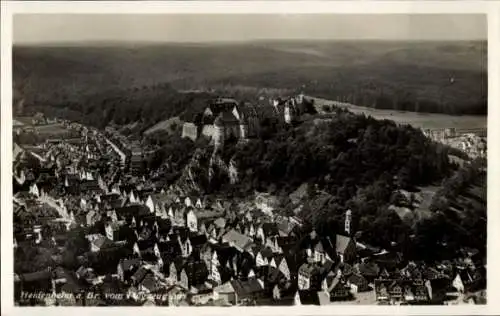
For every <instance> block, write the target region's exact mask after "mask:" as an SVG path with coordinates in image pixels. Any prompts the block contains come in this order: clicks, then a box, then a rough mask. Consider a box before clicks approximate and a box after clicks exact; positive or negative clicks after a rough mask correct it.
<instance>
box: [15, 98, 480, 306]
mask: <svg viewBox="0 0 500 316" xmlns="http://www.w3.org/2000/svg"><path fill="white" fill-rule="evenodd" d="M303 98H304V96H303V95H299V96H297V97H292V98H288V99H283V100H281V99H280V100H276V101H274V100H273V101H271V102H270V104H269V106H267V107H265V106H264V107H260V108H259V107H252V106H250V105H249V106H247V107H245V108H241V107H240V105H239V104H238V103H237V102H235V101H234V100H231V99H222V98H219V99H216V100H215V101H214V102H213V103H212V104H209V105H208V106H207V109H206V111H205V112H204V113H203V114H204V116H203V121H200V122H198V123H196V122H186V123H185V124H184V126H183V131H182V135H183V137H186V138H189V139H193V140H196V139H197V138H198V137H200V136H203V135H205V136H207V137H211V138H212V139H213V145H214V148H215V149H217V148H219V147H223V143H224V140H225V139H228V138H230V137H235V138H239V139H241V140H244V139H245V138H248V137H252V136H253V135H256V134H258V133H259V130H258V129H257V128H256V127H257V126H259V124H257V123H255V120H258V119H262V117H266V116H267V117H277V118H280V119H281V121H283V122H282V123H283V124H291V123H292V119H293V115H300V113H302V112H304V111H305V110H304V109H305V107H302V108H300V105H301V104H304V100H303ZM273 111H274V112H273ZM207 117H208V119H207ZM13 130H14V134H15V143H14V148H13V163H14V165H13V186H14V196H13V204H14V210H13V213H14V249H15V271H16V274H15V297H16V304H17V305H60V306H75V305H77V306H111V305H128V306H142V305H144V306H149V305H156V306H234V305H238V306H259V305H329V304H381V305H382V304H391V305H408V304H418V305H423V304H439V305H443V304H482V303H484V300H485V298H484V295H480V294H477V293H481V292H482V291H483V290H484V289H485V286H486V265H485V264H484V258H482V257H481V255H480V254H478V251H477V250H476V249H467V248H464V249H463V253H462V256H461V257H459V258H456V259H455V260H454V261H442V262H436V263H434V264H432V265H430V264H427V263H424V262H414V261H408V260H407V259H405V258H404V257H403V256H402V254H401V253H399V252H397V251H394V250H392V249H382V248H379V247H374V246H373V245H369V244H366V243H362V242H360V241H359V240H357V237H356V234H355V232H353V231H352V229H351V221H352V214H351V212H350V210H345V216H344V219H343V223H342V226H343V227H344V230H343V231H338V232H336V234H335V238H324V237H320V236H319V235H318V234H317V233H316V232H315V230H314V229H312V230H309V231H304V229H302V226H303V225H302V224H303V220H302V219H301V218H300V217H299V216H283V215H278V214H277V212H275V209H274V205H273V203H271V202H270V201H269V199H267V198H266V196H265V195H256V196H255V199H254V200H251V201H248V200H247V201H242V200H239V199H238V198H227V197H224V196H217V195H196V194H193V193H192V192H189V191H188V190H186V189H185V188H182V187H180V186H177V185H175V184H171V183H167V182H166V181H165V180H164V178H163V177H162V174H161V172H160V171H158V170H147V168H145V167H144V161H145V159H146V157H147V156H148V155H150V154H152V153H153V152H154V148H149V147H147V146H144V145H143V144H141V143H140V142H139V141H130V140H129V139H127V138H126V137H124V136H123V135H121V134H120V133H119V132H118V131H116V130H115V129H113V128H111V127H110V128H106V130H98V129H96V128H94V127H88V126H83V125H81V124H79V123H75V122H69V121H66V120H62V119H58V118H46V117H45V116H44V115H42V114H38V115H35V116H30V117H26V116H24V117H15V119H14V127H13ZM425 133H427V134H429V133H430V132H428V131H425ZM428 136H429V137H431V135H428ZM455 136H456V135H451V134H450V133H448V134H447V135H445V136H442V138H443V139H444V138H446V139H449V138H452V137H455ZM457 137H458V136H457ZM477 143H478V144H479V145H478V147H477V148H476V147H474V148H473V149H470V152H471V153H470V154H471V155H472V154H474V155H480V156H484V155H485V144H484V142H477ZM474 144H475V143H474ZM474 144H472V142H471V141H461V142H460V144H459V145H457V146H458V147H460V146H462V147H463V148H462V149H468V150H469V148H472V147H473V145H474ZM299 204H300V203H299ZM297 207H298V208H300V205H297ZM33 256H34V257H35V258H36V260H33V261H27V258H33ZM40 293H43V294H40ZM473 293H474V294H473Z"/></svg>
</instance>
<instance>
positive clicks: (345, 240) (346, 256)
mask: <svg viewBox="0 0 500 316" xmlns="http://www.w3.org/2000/svg"><path fill="white" fill-rule="evenodd" d="M335 250H336V253H337V255H338V256H339V257H340V261H341V262H347V263H349V262H352V261H353V260H355V259H356V243H355V242H354V240H353V239H352V238H351V237H347V236H343V235H338V234H337V236H336V241H335Z"/></svg>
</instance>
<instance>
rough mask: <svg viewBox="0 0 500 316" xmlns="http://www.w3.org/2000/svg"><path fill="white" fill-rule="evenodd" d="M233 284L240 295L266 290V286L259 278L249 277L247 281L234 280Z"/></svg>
mask: <svg viewBox="0 0 500 316" xmlns="http://www.w3.org/2000/svg"><path fill="white" fill-rule="evenodd" d="M231 285H232V287H233V288H234V291H235V293H236V294H237V295H238V297H245V296H248V295H253V294H255V293H258V292H260V291H262V290H264V287H263V286H262V284H261V283H260V282H259V280H258V279H257V278H249V279H248V280H247V281H241V280H233V281H231Z"/></svg>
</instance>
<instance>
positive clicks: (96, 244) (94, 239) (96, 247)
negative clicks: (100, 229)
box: [87, 235, 114, 252]
mask: <svg viewBox="0 0 500 316" xmlns="http://www.w3.org/2000/svg"><path fill="white" fill-rule="evenodd" d="M87 237H90V238H87V239H88V240H89V242H90V251H92V252H99V251H101V250H103V249H107V248H112V247H114V244H113V242H112V241H111V240H109V239H108V238H107V237H105V236H102V235H94V236H91V235H88V236H87Z"/></svg>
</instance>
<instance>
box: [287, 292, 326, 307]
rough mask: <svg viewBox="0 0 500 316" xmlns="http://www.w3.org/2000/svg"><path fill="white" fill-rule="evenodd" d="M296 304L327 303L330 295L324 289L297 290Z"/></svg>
mask: <svg viewBox="0 0 500 316" xmlns="http://www.w3.org/2000/svg"><path fill="white" fill-rule="evenodd" d="M297 293H298V294H297V295H296V296H298V297H296V299H295V301H296V302H295V304H296V305H328V304H330V297H329V295H328V293H326V292H324V291H301V290H299V291H297Z"/></svg>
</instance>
